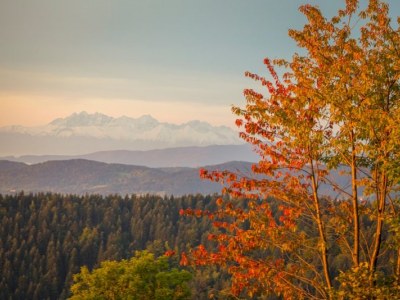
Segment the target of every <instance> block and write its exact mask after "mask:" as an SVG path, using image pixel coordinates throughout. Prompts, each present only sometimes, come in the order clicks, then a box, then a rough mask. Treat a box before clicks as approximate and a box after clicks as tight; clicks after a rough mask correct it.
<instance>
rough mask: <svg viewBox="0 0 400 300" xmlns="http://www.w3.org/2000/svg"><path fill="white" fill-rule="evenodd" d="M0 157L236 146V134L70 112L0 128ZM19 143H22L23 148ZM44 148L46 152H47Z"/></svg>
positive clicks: (200, 125)
mask: <svg viewBox="0 0 400 300" xmlns="http://www.w3.org/2000/svg"><path fill="white" fill-rule="evenodd" d="M0 143H1V144H2V145H3V147H2V149H1V152H0V155H3V156H4V155H26V154H35V155H44V154H49V153H50V154H56V155H78V154H82V150H83V149H86V151H85V152H86V153H88V152H96V151H109V150H119V149H126V150H151V149H165V148H174V147H188V146H208V145H239V144H243V141H242V140H241V139H240V138H239V134H238V132H236V131H235V130H233V129H231V128H229V127H227V126H212V125H210V124H209V123H207V122H203V121H199V120H192V121H189V122H186V123H182V124H171V123H166V122H159V121H157V120H156V119H155V118H153V117H152V116H150V115H144V116H141V117H139V118H130V117H126V116H122V117H119V118H113V117H110V116H107V115H104V114H101V113H94V114H89V113H87V112H80V113H74V114H72V115H70V116H68V117H65V118H57V119H55V120H53V121H51V122H50V123H48V124H47V125H43V126H36V127H23V126H18V125H15V126H6V127H1V128H0ZM22 145H23V146H22ZM49 149H50V150H51V151H49Z"/></svg>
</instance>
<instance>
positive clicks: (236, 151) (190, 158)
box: [0, 144, 259, 168]
mask: <svg viewBox="0 0 400 300" xmlns="http://www.w3.org/2000/svg"><path fill="white" fill-rule="evenodd" d="M79 158H82V159H89V160H94V161H99V162H105V163H121V164H128V165H142V166H147V167H155V168H157V167H160V168H161V167H199V166H204V165H215V164H220V163H225V162H228V161H250V162H256V161H258V159H259V157H258V155H257V154H256V153H255V152H254V151H253V149H252V147H251V146H249V145H247V144H245V145H210V146H202V147H200V146H191V147H178V148H167V149H154V150H136V151H134V150H113V151H97V152H92V153H87V154H82V155H23V156H19V157H15V156H5V157H0V159H3V160H9V161H16V162H23V163H27V164H34V163H40V162H45V161H51V160H67V159H68V160H69V159H79Z"/></svg>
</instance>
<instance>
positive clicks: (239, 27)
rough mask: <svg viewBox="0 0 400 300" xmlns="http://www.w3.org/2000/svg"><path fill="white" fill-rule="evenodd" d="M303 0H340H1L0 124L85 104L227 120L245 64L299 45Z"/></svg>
mask: <svg viewBox="0 0 400 300" xmlns="http://www.w3.org/2000/svg"><path fill="white" fill-rule="evenodd" d="M306 2H308V3H313V4H318V5H320V7H321V9H322V10H323V11H324V12H325V14H327V15H330V16H331V15H332V14H334V13H335V12H336V10H337V8H338V7H339V6H341V5H342V4H343V2H344V1H341V0H329V1H328V0H318V1H317V0H314V1H306V0H304V1H300V0H280V1H276V0H142V1H139V0H113V1H110V0H35V1H32V0H0V126H4V125H14V124H19V125H42V124H46V123H48V122H50V121H51V120H52V119H54V118H56V117H64V116H67V115H69V114H71V113H73V112H79V111H83V110H85V111H87V112H101V113H105V114H108V115H111V116H115V117H118V116H121V115H126V116H131V117H139V116H141V115H143V114H151V115H153V116H154V117H155V118H157V119H159V120H160V121H167V122H174V123H182V122H185V121H188V120H191V119H200V120H204V121H208V122H210V123H212V124H216V125H219V124H224V125H232V124H233V120H234V116H232V114H231V112H230V106H231V105H232V104H233V105H243V104H244V103H245V101H244V98H243V96H242V91H243V89H244V88H246V87H248V86H251V84H252V83H251V81H250V80H249V79H246V78H245V77H244V76H243V73H244V71H246V70H249V71H253V72H259V73H260V72H263V70H264V68H263V65H262V61H263V58H264V57H266V56H269V57H272V58H275V57H290V55H291V54H293V53H294V52H295V51H296V48H295V44H294V42H293V41H291V40H290V38H289V37H288V35H287V30H288V29H289V28H301V27H302V25H303V24H304V22H305V18H304V17H303V15H301V14H300V13H299V12H298V10H297V8H298V6H299V5H300V4H302V3H306ZM364 2H365V1H364ZM388 2H389V4H390V7H391V12H392V14H394V15H399V12H400V1H398V0H392V1H388Z"/></svg>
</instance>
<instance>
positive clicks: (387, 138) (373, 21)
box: [182, 0, 400, 299]
mask: <svg viewBox="0 0 400 300" xmlns="http://www.w3.org/2000/svg"><path fill="white" fill-rule="evenodd" d="M300 11H301V12H302V13H303V14H304V15H305V16H306V18H307V21H308V23H307V24H306V25H305V26H304V28H303V29H302V30H290V31H289V35H290V36H291V37H292V38H293V39H294V40H295V41H296V42H297V44H298V46H299V47H300V48H302V49H304V50H305V54H304V55H301V54H297V53H296V54H294V55H293V57H292V59H291V60H290V61H287V60H284V59H275V60H270V59H265V61H264V63H265V65H266V67H267V69H268V71H269V75H270V78H271V79H268V78H265V77H262V76H259V75H257V74H253V73H250V72H247V73H246V76H248V77H250V78H252V79H254V80H255V81H257V82H259V83H260V84H261V85H262V88H263V89H265V91H264V92H262V93H260V92H257V91H254V90H250V89H248V90H245V91H244V94H245V97H246V100H247V104H246V106H245V108H238V107H234V108H233V112H234V113H235V114H237V115H238V116H239V117H240V118H239V119H238V120H237V121H236V124H237V125H238V126H239V127H241V128H243V132H241V137H242V138H243V139H244V140H245V141H246V142H248V143H250V144H252V145H254V148H255V151H257V153H258V154H259V155H260V161H259V163H258V164H256V165H254V166H253V173H254V176H253V177H249V176H243V174H235V173H232V172H227V171H222V172H218V171H212V172H208V171H206V170H202V171H201V174H200V175H201V176H202V177H203V178H207V179H211V180H213V181H217V182H221V183H223V184H225V185H226V186H227V187H225V188H224V189H223V192H225V193H226V194H227V195H229V196H230V197H228V196H227V197H225V198H224V199H220V200H218V201H217V204H218V205H219V209H218V210H216V211H213V212H209V211H196V210H187V211H186V212H185V213H186V214H188V215H197V216H199V215H203V216H206V217H208V218H209V219H210V220H212V221H213V225H214V227H215V228H217V229H218V230H219V232H218V233H216V234H212V235H210V236H209V239H210V240H213V241H216V242H217V243H218V247H217V251H213V250H212V249H209V248H207V247H205V246H203V245H200V246H199V247H197V248H195V249H193V250H192V251H191V252H190V253H189V255H186V254H185V255H183V257H182V262H183V263H185V264H190V263H193V264H195V265H208V264H213V265H220V266H223V267H225V268H226V269H227V270H228V272H229V273H230V274H231V275H232V292H233V293H234V294H236V295H242V296H245V295H247V296H250V297H253V296H255V295H261V294H265V295H278V296H282V297H284V298H285V299H293V298H300V299H326V298H334V297H336V296H337V295H339V296H340V295H342V296H343V291H346V293H348V294H354V295H358V293H359V292H358V290H363V291H364V292H365V293H367V295H365V296H366V297H367V298H368V297H369V298H373V297H375V296H377V295H378V294H379V291H383V290H382V289H383V287H384V289H385V291H387V292H388V293H389V294H390V293H392V291H396V289H397V285H398V278H399V275H400V251H399V246H400V245H399V238H398V232H399V231H398V226H396V225H395V223H396V220H397V222H398V220H399V218H398V216H399V214H398V212H399V206H398V203H396V201H395V199H396V198H398V196H399V193H398V190H399V184H400V177H399V172H398V170H399V165H400V157H399V153H400V143H399V140H400V111H399V110H400V108H399V101H400V34H399V33H400V31H399V26H398V25H399V23H400V18H399V19H398V20H397V29H394V28H392V25H393V22H392V21H391V20H390V18H389V17H388V12H389V8H388V6H387V5H386V4H385V3H383V2H381V1H378V0H370V1H368V4H367V6H366V7H365V8H363V9H361V8H359V1H357V0H346V3H345V8H344V9H341V10H339V11H338V13H337V15H336V16H334V17H332V18H331V19H327V18H325V17H324V16H323V15H322V13H321V11H320V10H319V8H318V7H315V6H312V5H303V6H301V7H300ZM279 74H282V75H281V76H280V75H279ZM334 174H335V175H336V176H333V175H334ZM336 178H339V180H336ZM328 191H330V192H332V191H333V192H336V194H337V196H336V198H335V199H333V198H331V197H329V196H328V195H329V194H330V193H328ZM271 199H274V201H271ZM244 201H247V203H248V205H247V206H243V205H242V206H241V207H239V206H238V205H237V204H238V203H240V202H244ZM273 206H275V208H274V207H273ZM390 220H391V221H390ZM360 272H361V273H360ZM361 275H362V276H361ZM359 276H361V277H360V278H363V281H362V286H358V285H357V284H353V285H351V284H349V281H352V280H354V279H355V278H358V277H359ZM364 279H365V280H364ZM337 292H340V293H339V294H338V293H337Z"/></svg>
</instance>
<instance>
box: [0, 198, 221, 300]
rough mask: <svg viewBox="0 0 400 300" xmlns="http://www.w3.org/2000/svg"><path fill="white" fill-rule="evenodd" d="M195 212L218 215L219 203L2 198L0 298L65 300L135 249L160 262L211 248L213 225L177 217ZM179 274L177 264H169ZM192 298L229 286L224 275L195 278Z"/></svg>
mask: <svg viewBox="0 0 400 300" xmlns="http://www.w3.org/2000/svg"><path fill="white" fill-rule="evenodd" d="M194 206H196V207H197V208H199V209H206V210H213V209H215V207H216V206H215V197H211V196H201V195H187V196H184V197H159V196H154V195H143V196H135V195H132V196H129V197H121V196H118V195H109V196H106V197H103V196H100V195H86V196H77V195H60V194H51V193H39V194H24V193H19V194H16V195H0V223H1V226H0V299H40V300H41V299H43V300H45V299H66V298H67V297H68V296H70V292H69V291H70V286H71V284H72V277H73V274H76V273H78V272H79V270H80V268H81V267H82V266H87V268H88V269H89V270H92V269H93V268H97V267H99V266H100V263H101V262H102V261H106V260H117V261H120V260H122V259H128V258H129V257H131V256H132V253H134V252H135V251H137V250H143V249H148V250H149V251H150V252H152V253H154V254H155V256H156V257H158V256H160V255H162V254H163V253H164V252H165V250H166V248H165V245H166V243H167V244H168V245H169V247H170V249H171V250H174V251H175V252H176V253H177V255H178V254H179V251H178V250H177V249H182V250H185V249H187V248H188V247H190V246H191V245H196V244H198V243H206V244H207V243H209V241H207V234H208V232H209V230H210V227H211V226H210V222H209V221H208V220H203V219H187V220H184V219H182V218H180V217H179V210H180V209H186V208H188V207H194ZM171 266H172V267H178V259H176V261H171ZM189 285H190V289H191V291H192V295H193V297H195V299H208V293H209V291H211V290H215V289H223V288H225V287H228V286H229V280H228V279H227V277H226V276H225V275H223V273H221V272H220V271H219V270H216V269H214V270H213V271H211V270H210V271H204V272H203V271H197V270H196V271H194V272H193V280H192V281H191V282H190V283H189Z"/></svg>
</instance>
